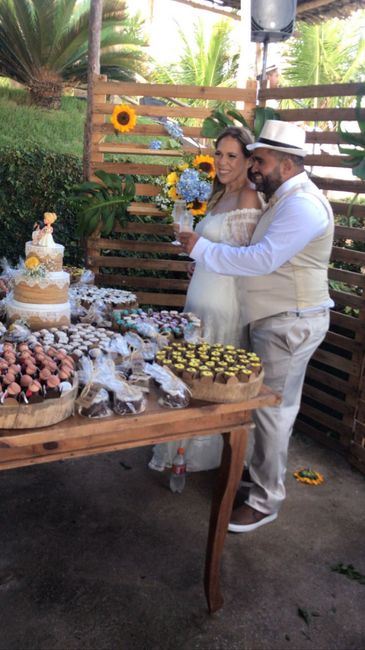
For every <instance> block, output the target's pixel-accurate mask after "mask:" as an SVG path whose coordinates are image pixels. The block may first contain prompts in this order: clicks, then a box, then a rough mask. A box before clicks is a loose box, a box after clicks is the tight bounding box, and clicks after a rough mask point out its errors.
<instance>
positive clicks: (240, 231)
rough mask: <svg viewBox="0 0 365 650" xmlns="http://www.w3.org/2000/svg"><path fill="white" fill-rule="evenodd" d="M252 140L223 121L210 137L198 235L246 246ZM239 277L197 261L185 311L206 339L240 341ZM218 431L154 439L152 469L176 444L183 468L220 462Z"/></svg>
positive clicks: (252, 194) (163, 463) (252, 206)
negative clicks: (207, 187) (209, 170)
mask: <svg viewBox="0 0 365 650" xmlns="http://www.w3.org/2000/svg"><path fill="white" fill-rule="evenodd" d="M252 142H253V138H252V136H251V134H250V132H249V131H248V130H247V129H244V128H238V127H228V128H226V129H225V130H224V131H223V132H222V133H221V134H220V135H219V137H218V139H217V140H216V143H215V152H214V157H215V168H216V177H215V179H214V182H213V189H212V195H211V198H210V200H209V203H208V210H207V215H206V216H205V217H204V219H202V220H201V221H200V222H199V223H198V225H197V226H196V231H197V232H198V233H199V235H202V236H203V237H206V238H207V239H210V240H211V241H214V242H221V243H226V244H230V245H231V246H247V245H248V244H249V243H250V240H251V237H252V234H253V231H254V230H255V227H256V224H257V221H258V219H259V218H260V216H261V214H262V202H261V200H260V198H259V196H258V194H257V192H256V191H255V190H254V189H252V187H251V185H250V182H249V180H248V178H247V170H248V168H249V166H250V162H249V156H250V152H249V151H248V150H247V149H246V145H247V144H250V143H252ZM243 283H244V278H242V277H241V278H235V277H233V276H228V275H219V274H218V273H212V272H208V271H206V270H205V268H204V267H203V266H201V265H199V264H196V266H195V269H194V272H193V275H192V278H191V281H190V285H189V288H188V293H187V297H186V304H185V307H184V311H191V312H193V313H194V314H196V315H197V316H199V317H200V319H201V321H202V325H203V332H202V335H203V338H204V339H205V340H206V341H207V342H208V343H223V344H224V345H228V344H231V345H235V346H236V347H245V345H247V327H246V326H247V321H246V320H245V314H244V307H243V305H242V302H243V300H244V286H243ZM222 445H223V441H222V437H221V435H212V436H201V437H200V438H199V437H196V438H193V439H191V440H180V441H174V442H167V443H162V444H159V445H156V446H155V447H154V450H153V457H152V460H151V461H150V463H149V467H150V468H151V469H156V470H159V471H162V470H164V469H165V467H170V466H171V465H172V461H173V459H174V457H175V455H176V453H177V449H178V448H179V447H184V448H185V458H186V463H187V469H188V471H199V470H205V469H212V468H214V467H217V466H218V465H219V464H220V457H221V452H222Z"/></svg>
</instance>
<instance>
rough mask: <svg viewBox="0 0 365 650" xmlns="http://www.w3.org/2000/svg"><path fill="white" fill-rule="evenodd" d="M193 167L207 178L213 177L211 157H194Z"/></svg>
mask: <svg viewBox="0 0 365 650" xmlns="http://www.w3.org/2000/svg"><path fill="white" fill-rule="evenodd" d="M193 167H195V168H196V169H198V170H199V171H201V172H203V174H206V175H207V178H212V179H213V178H214V177H215V166H214V158H213V157H212V156H203V155H200V156H195V158H194V160H193Z"/></svg>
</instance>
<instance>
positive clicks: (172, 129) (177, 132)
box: [164, 120, 184, 142]
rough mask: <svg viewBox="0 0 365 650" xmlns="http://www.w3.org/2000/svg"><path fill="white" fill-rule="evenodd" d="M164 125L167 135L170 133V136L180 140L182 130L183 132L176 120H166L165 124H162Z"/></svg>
mask: <svg viewBox="0 0 365 650" xmlns="http://www.w3.org/2000/svg"><path fill="white" fill-rule="evenodd" d="M164 127H165V129H166V131H167V133H168V134H169V135H171V137H172V138H174V139H175V140H177V141H178V142H180V140H181V139H182V137H183V134H184V132H183V130H182V128H181V126H180V125H179V124H177V123H176V122H171V121H169V120H167V122H165V124H164Z"/></svg>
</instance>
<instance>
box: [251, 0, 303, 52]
mask: <svg viewBox="0 0 365 650" xmlns="http://www.w3.org/2000/svg"><path fill="white" fill-rule="evenodd" d="M296 10H297V0H251V41H255V42H258V43H264V42H265V41H266V42H267V43H274V42H279V41H285V39H286V38H289V37H290V36H291V35H292V33H293V29H294V21H295V14H296Z"/></svg>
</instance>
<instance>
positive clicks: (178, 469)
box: [170, 447, 186, 492]
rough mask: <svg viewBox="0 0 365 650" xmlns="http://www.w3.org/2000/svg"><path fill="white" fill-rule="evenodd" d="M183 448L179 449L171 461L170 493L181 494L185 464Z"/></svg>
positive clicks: (183, 485)
mask: <svg viewBox="0 0 365 650" xmlns="http://www.w3.org/2000/svg"><path fill="white" fill-rule="evenodd" d="M184 452H185V449H184V447H179V449H178V450H177V454H176V456H175V458H174V460H173V463H172V467H171V475H170V490H171V492H182V491H183V489H184V487H185V480H186V463H185V458H184Z"/></svg>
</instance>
